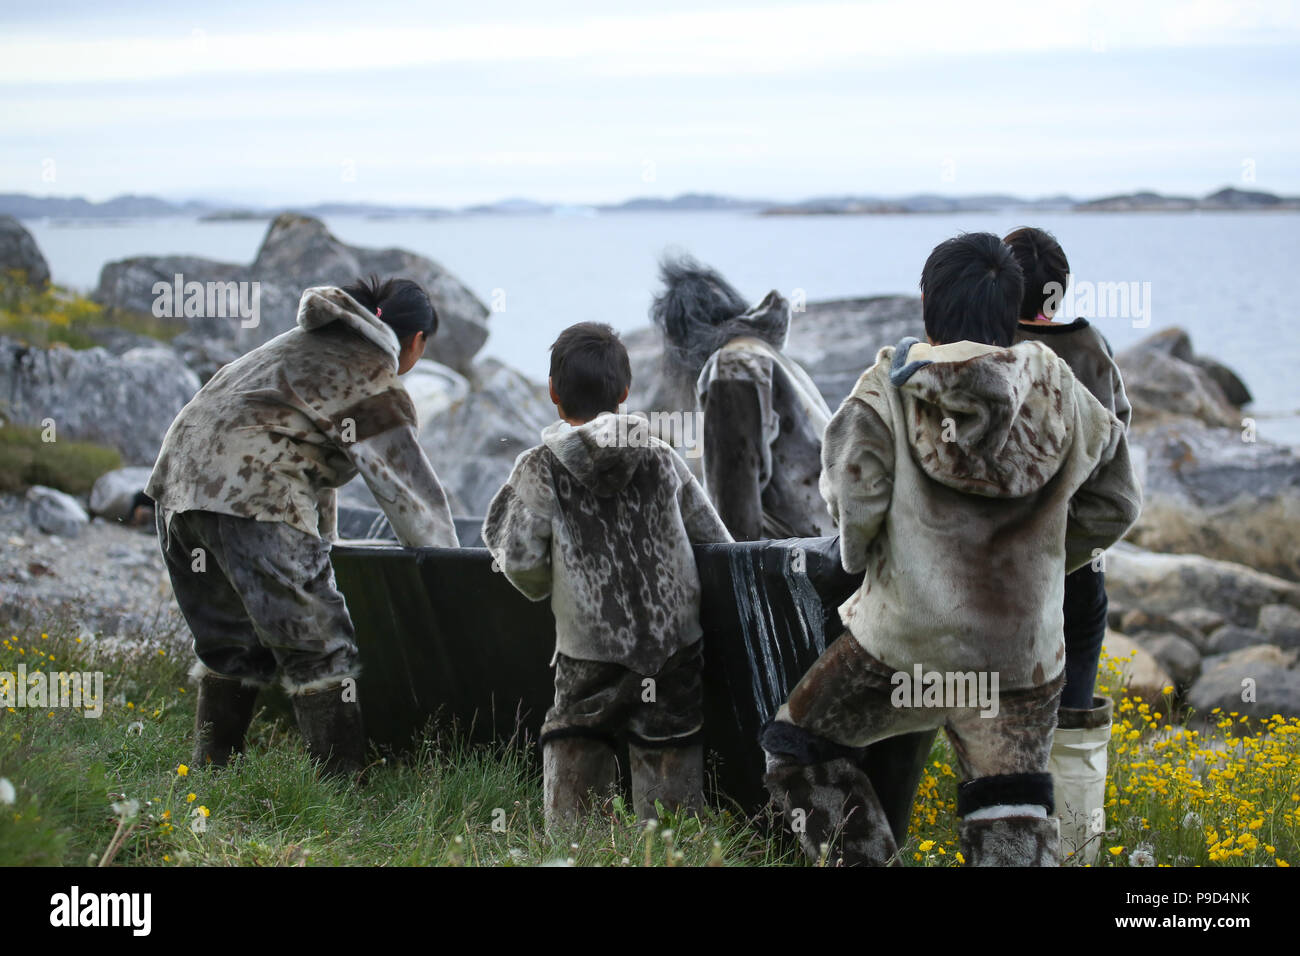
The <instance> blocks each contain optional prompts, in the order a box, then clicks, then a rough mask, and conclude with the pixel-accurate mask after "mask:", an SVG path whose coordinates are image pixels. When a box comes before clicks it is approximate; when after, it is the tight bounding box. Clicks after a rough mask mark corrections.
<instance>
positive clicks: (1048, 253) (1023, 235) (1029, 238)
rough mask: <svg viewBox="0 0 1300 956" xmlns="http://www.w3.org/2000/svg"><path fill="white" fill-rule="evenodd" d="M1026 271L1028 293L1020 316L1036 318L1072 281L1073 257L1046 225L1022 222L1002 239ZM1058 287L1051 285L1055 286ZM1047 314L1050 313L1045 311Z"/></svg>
mask: <svg viewBox="0 0 1300 956" xmlns="http://www.w3.org/2000/svg"><path fill="white" fill-rule="evenodd" d="M1002 241H1003V242H1005V243H1006V244H1007V247H1008V248H1009V249H1010V250H1011V254H1012V255H1013V256H1015V257H1016V262H1018V263H1020V270H1021V271H1022V272H1023V273H1024V274H1025V294H1024V296H1023V297H1022V298H1021V300H1020V318H1022V319H1035V318H1037V317H1038V314H1039V313H1040V312H1043V306H1044V305H1046V304H1047V300H1048V299H1055V300H1056V301H1057V302H1060V301H1061V296H1062V295H1063V294H1064V293H1065V287H1066V285H1068V284H1069V282H1070V261H1069V260H1068V259H1066V258H1065V250H1064V249H1062V248H1061V244H1060V243H1059V242H1057V241H1056V237H1055V236H1054V235H1052V234H1051V233H1050V232H1048V231H1047V230H1045V229H1036V228H1034V227H1033V226H1022V227H1020V228H1019V229H1017V230H1016V231H1015V232H1013V233H1010V234H1009V235H1008V236H1007V237H1006V238H1005V239H1003V240H1002ZM1053 285H1054V288H1049V286H1053ZM1044 314H1046V313H1044Z"/></svg>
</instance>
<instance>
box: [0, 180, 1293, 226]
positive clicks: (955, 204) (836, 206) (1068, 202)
mask: <svg viewBox="0 0 1300 956" xmlns="http://www.w3.org/2000/svg"><path fill="white" fill-rule="evenodd" d="M1015 210H1027V211H1036V212H1048V211H1051V212H1085V213H1092V212H1240V211H1247V212H1295V211H1300V197H1296V196H1279V195H1276V194H1275V193H1270V192H1260V191H1251V190H1245V189H1235V188H1233V187H1225V188H1223V189H1220V190H1218V191H1217V192H1213V193H1210V194H1209V195H1206V196H1204V197H1201V198H1196V197H1192V196H1167V195H1163V194H1161V193H1157V192H1152V191H1149V190H1147V191H1140V192H1134V193H1126V194H1124V195H1119V196H1105V197H1102V198H1099V199H1086V200H1080V199H1074V198H1072V197H1070V196H1066V195H1059V196H1045V197H1041V198H1038V199H1024V198H1021V197H1018V196H1009V195H1003V194H989V195H977V196H942V195H938V194H934V193H919V194H916V195H911V196H902V197H897V198H887V197H881V196H821V197H815V198H812V199H804V200H801V201H798V202H787V203H782V202H775V201H772V200H765V199H741V198H736V197H732V196H721V195H716V194H713V193H683V194H682V195H680V196H675V197H672V198H662V197H651V196H642V197H637V198H635V199H628V200H625V201H624V202H620V203H607V204H594V205H575V204H572V203H546V202H539V201H537V200H533V199H522V198H513V199H502V200H499V201H497V202H493V203H479V204H475V205H472V206H465V207H462V208H459V209H448V208H444V207H435V206H413V205H412V206H407V205H384V204H380V203H345V202H327V203H316V204H314V205H306V206H283V207H266V208H253V207H248V206H236V205H233V204H222V203H219V202H205V201H199V200H186V201H183V202H172V201H169V200H166V199H159V198H157V197H154V196H135V195H125V196H117V197H115V198H113V199H108V200H105V201H103V202H91V201H89V200H86V199H82V198H79V197H71V198H62V197H54V196H31V195H27V194H25V193H0V215H9V216H13V217H14V218H16V219H53V220H60V221H65V222H72V223H75V222H76V221H79V220H85V221H91V220H93V221H106V220H124V219H157V218H164V217H172V216H187V217H193V218H197V219H198V220H199V221H200V222H212V223H219V222H242V221H262V220H267V221H269V220H271V219H273V218H275V217H276V216H277V215H279V214H280V213H282V212H297V213H302V214H304V215H308V216H315V217H321V216H359V217H364V218H368V219H396V218H407V219H409V218H440V217H444V216H464V215H497V216H525V215H598V214H603V213H619V212H715V211H723V212H749V213H754V214H757V215H760V216H872V215H875V216H879V215H906V214H924V213H954V212H1000V211H1015Z"/></svg>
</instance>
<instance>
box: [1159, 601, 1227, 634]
mask: <svg viewBox="0 0 1300 956" xmlns="http://www.w3.org/2000/svg"><path fill="white" fill-rule="evenodd" d="M1169 619H1170V620H1171V621H1173V622H1175V623H1176V624H1178V625H1180V626H1181V627H1183V628H1186V629H1187V630H1188V631H1191V632H1193V633H1195V634H1199V635H1201V638H1202V639H1204V638H1206V637H1208V636H1209V635H1210V634H1212V633H1214V632H1215V631H1217V630H1218V629H1219V628H1221V627H1223V625H1224V623H1225V622H1224V619H1223V615H1222V614H1219V613H1218V612H1216V611H1211V610H1209V609H1208V608H1203V607H1184V608H1179V609H1178V610H1177V611H1174V612H1173V613H1172V614H1170V615H1169ZM1192 643H1196V638H1192Z"/></svg>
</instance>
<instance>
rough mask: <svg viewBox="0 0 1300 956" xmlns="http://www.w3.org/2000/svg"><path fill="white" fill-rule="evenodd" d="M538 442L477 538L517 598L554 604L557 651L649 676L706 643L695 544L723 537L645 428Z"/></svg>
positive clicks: (679, 468) (607, 428) (598, 425)
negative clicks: (548, 600) (690, 647)
mask: <svg viewBox="0 0 1300 956" xmlns="http://www.w3.org/2000/svg"><path fill="white" fill-rule="evenodd" d="M542 438H543V442H542V444H541V445H539V446H537V447H536V448H533V449H531V450H529V451H526V452H524V453H523V454H522V455H520V456H519V458H518V459H517V460H516V462H515V467H514V470H513V471H512V472H511V475H510V478H509V479H508V480H507V481H506V484H505V485H504V486H503V487H502V488H501V490H500V491H498V493H497V494H496V496H495V497H494V498H493V500H492V503H491V504H490V505H489V506H488V514H487V519H486V521H485V522H484V525H483V540H484V541H485V542H486V543H487V546H488V548H489V549H490V550H491V551H492V554H493V556H494V558H495V559H496V564H497V566H498V567H499V568H500V569H501V570H502V571H503V572H504V573H505V575H506V577H508V578H509V579H510V581H511V582H512V583H513V584H514V585H515V586H516V587H517V588H519V590H520V591H522V592H523V593H524V594H525V595H527V596H528V597H530V598H532V599H533V600H541V599H543V598H545V597H546V596H547V595H550V598H551V609H552V611H553V612H554V614H555V626H556V650H557V652H558V653H561V654H564V655H566V656H568V657H573V658H578V659H581V660H589V661H603V662H607V663H614V664H619V665H621V666H623V667H626V668H628V669H629V670H632V671H635V672H636V673H638V674H644V675H651V674H654V673H656V672H657V671H658V670H659V669H660V668H661V667H662V666H663V665H664V663H665V662H666V661H667V660H668V658H669V657H670V656H671V655H672V654H674V653H675V652H677V651H679V650H681V649H682V648H684V647H686V646H687V645H689V644H693V643H695V642H696V641H697V640H699V639H700V636H701V634H702V631H701V629H700V620H699V609H700V581H699V572H698V571H697V569H696V567H695V555H694V553H693V552H692V551H691V544H692V542H696V543H702V542H709V541H715V542H716V541H730V540H731V536H730V535H729V534H728V533H727V529H726V528H725V527H724V526H723V525H722V522H721V521H720V520H719V519H718V516H717V513H716V512H715V511H714V510H713V506H712V505H710V504H709V501H708V499H707V497H706V496H705V494H704V491H703V489H702V488H701V487H700V485H699V482H697V481H696V480H695V479H694V477H692V476H691V474H690V471H689V469H688V468H687V466H686V463H685V462H684V461H682V459H681V458H680V457H678V455H677V454H676V453H675V452H674V451H673V450H672V448H670V447H669V446H668V445H667V444H665V443H664V442H662V441H660V440H659V439H657V438H653V437H650V436H649V434H648V423H647V422H646V421H645V419H643V418H639V417H637V416H628V415H616V414H614V413H612V412H607V413H605V414H602V415H600V416H598V417H597V418H595V419H593V420H592V421H590V422H588V423H586V424H585V425H582V426H580V427H576V428H575V427H573V426H570V425H568V424H566V423H564V422H558V423H556V424H555V425H552V426H550V427H549V428H547V429H546V430H545V431H544V432H543V433H542Z"/></svg>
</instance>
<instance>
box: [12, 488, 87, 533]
mask: <svg viewBox="0 0 1300 956" xmlns="http://www.w3.org/2000/svg"><path fill="white" fill-rule="evenodd" d="M26 502H27V520H28V521H29V522H30V523H31V524H32V526H33V527H35V528H38V529H40V530H41V531H44V532H45V533H46V534H57V535H59V536H60V537H63V538H75V537H76V536H77V535H79V534H81V529H82V528H84V527H85V526H86V525H87V524H89V522H90V517H89V516H88V515H87V514H86V509H84V508H82V507H81V502H79V501H77V499H76V498H74V497H72V496H71V495H67V494H64V493H63V492H62V491H56V490H55V489H54V488H46V487H45V486H44V485H33V486H32V487H30V488H28V489H27V497H26Z"/></svg>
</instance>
